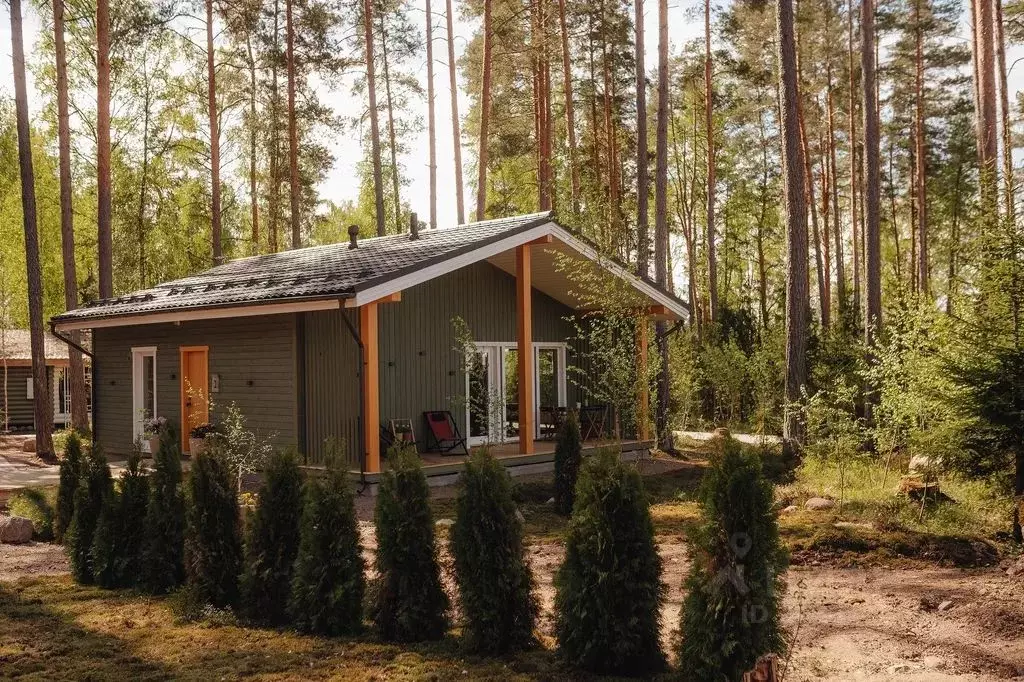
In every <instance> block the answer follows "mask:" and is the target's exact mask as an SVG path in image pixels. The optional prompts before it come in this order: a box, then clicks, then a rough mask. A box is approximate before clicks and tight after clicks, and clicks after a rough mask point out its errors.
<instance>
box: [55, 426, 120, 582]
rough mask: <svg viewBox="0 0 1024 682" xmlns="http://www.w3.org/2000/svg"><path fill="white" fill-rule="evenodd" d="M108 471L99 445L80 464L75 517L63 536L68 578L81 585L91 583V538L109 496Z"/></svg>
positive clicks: (109, 479)
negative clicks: (69, 565)
mask: <svg viewBox="0 0 1024 682" xmlns="http://www.w3.org/2000/svg"><path fill="white" fill-rule="evenodd" d="M112 488H113V482H112V481H111V478H110V467H109V466H107V460H106V458H105V457H104V456H103V453H102V452H101V451H100V448H99V446H98V445H95V446H93V448H92V451H91V452H90V453H89V455H88V456H86V458H85V459H84V461H83V462H82V477H81V479H79V482H78V489H77V490H76V491H75V513H74V515H72V517H71V523H70V524H69V525H68V529H67V533H66V534H65V542H64V544H65V547H66V550H67V554H68V562H69V563H70V564H71V576H72V577H73V578H74V579H75V581H76V582H79V583H81V584H83V585H88V584H91V583H92V582H93V580H94V575H93V561H92V546H93V535H94V534H95V532H96V526H97V524H98V523H99V520H100V515H101V514H102V512H103V508H104V504H105V500H107V498H109V497H110V496H111V495H112Z"/></svg>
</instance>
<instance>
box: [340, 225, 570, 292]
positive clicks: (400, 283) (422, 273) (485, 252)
mask: <svg viewBox="0 0 1024 682" xmlns="http://www.w3.org/2000/svg"><path fill="white" fill-rule="evenodd" d="M556 227H557V225H555V223H553V222H547V223H544V224H543V225H538V226H537V227H532V228H530V229H529V230H526V231H525V232H520V233H518V234H514V235H511V236H509V237H505V238H504V239H499V240H497V241H495V242H491V243H490V244H485V245H484V246H481V247H480V248H478V249H474V250H472V251H467V252H466V253H463V254H460V255H458V256H454V257H453V258H448V259H446V260H443V261H440V262H438V263H434V264H433V265H430V266H428V267H425V268H423V269H421V270H416V271H415V272H410V273H409V274H407V275H402V276H401V277H396V278H394V279H390V280H388V281H386V282H381V283H380V284H377V285H375V286H372V287H370V288H368V289H363V290H362V291H358V292H356V295H355V296H354V297H353V298H348V299H345V307H346V308H358V307H359V306H361V305H366V304H367V303H373V302H374V301H378V300H380V299H382V298H384V297H386V296H390V295H391V294H394V293H397V292H399V291H404V290H405V289H409V288H410V287H414V286H416V285H417V284H423V283H424V282H428V281H430V280H432V279H434V278H435V277H440V276H441V275H447V274H448V273H450V272H455V271H456V270H458V269H460V268H464V267H466V266H467V265H472V264H473V263H477V262H479V261H482V260H487V259H488V258H491V257H493V256H497V255H498V254H499V253H504V252H505V251H508V250H509V249H514V248H515V247H517V246H522V245H523V244H527V243H529V242H532V241H533V240H534V239H539V238H540V237H544V236H547V235H549V234H552V231H553V230H554V229H555V228H556Z"/></svg>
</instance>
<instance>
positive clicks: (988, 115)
mask: <svg viewBox="0 0 1024 682" xmlns="http://www.w3.org/2000/svg"><path fill="white" fill-rule="evenodd" d="M992 2H993V0H975V4H976V8H975V16H974V18H975V26H974V30H975V33H976V49H977V57H976V59H977V63H978V84H979V88H978V95H979V99H978V106H979V109H978V111H977V129H978V139H979V142H980V144H979V146H978V167H979V170H980V180H979V184H980V186H981V209H982V217H983V220H984V221H985V222H987V223H989V224H990V225H994V224H995V221H996V220H997V219H998V193H997V191H996V185H997V177H996V176H997V173H996V156H997V144H996V86H995V44H994V43H995V41H994V37H993V29H994V24H995V15H994V12H993V8H992Z"/></svg>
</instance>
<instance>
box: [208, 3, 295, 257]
mask: <svg viewBox="0 0 1024 682" xmlns="http://www.w3.org/2000/svg"><path fill="white" fill-rule="evenodd" d="M208 1H209V0H208ZM294 4H295V3H294V2H293V0H286V1H285V24H286V26H285V31H286V33H287V34H288V36H287V39H288V40H287V50H288V54H287V55H286V60H287V65H288V189H289V199H290V200H291V212H292V214H291V223H292V248H293V249H297V248H299V247H301V246H302V221H301V219H300V218H299V197H300V193H301V191H302V187H301V185H300V184H299V127H298V123H297V121H296V120H295V79H296V68H295V28H294V19H293V17H292V6H293V5H294Z"/></svg>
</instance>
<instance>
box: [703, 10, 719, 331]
mask: <svg viewBox="0 0 1024 682" xmlns="http://www.w3.org/2000/svg"><path fill="white" fill-rule="evenodd" d="M714 106H715V91H714V87H713V84H712V82H711V0H704V133H705V136H706V138H707V148H708V174H707V179H708V188H707V199H708V201H707V221H708V224H707V240H708V243H707V256H708V315H709V319H710V321H711V322H715V321H717V320H718V261H717V259H716V257H715V119H714Z"/></svg>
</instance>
